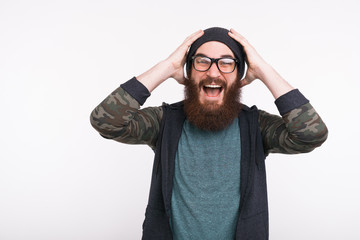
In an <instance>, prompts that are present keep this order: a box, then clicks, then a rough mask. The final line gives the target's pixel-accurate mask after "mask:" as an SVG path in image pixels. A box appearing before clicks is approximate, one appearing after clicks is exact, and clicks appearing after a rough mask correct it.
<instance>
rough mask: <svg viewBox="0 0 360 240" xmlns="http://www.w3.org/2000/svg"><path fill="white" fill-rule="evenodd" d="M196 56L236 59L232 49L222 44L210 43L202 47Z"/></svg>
mask: <svg viewBox="0 0 360 240" xmlns="http://www.w3.org/2000/svg"><path fill="white" fill-rule="evenodd" d="M196 54H203V55H205V56H207V57H211V58H219V57H223V56H231V57H234V53H233V52H232V51H231V49H230V48H229V47H228V46H226V45H225V44H224V43H222V42H217V41H210V42H206V43H204V44H203V45H201V46H200V47H199V48H198V49H197V50H196V53H195V55H196Z"/></svg>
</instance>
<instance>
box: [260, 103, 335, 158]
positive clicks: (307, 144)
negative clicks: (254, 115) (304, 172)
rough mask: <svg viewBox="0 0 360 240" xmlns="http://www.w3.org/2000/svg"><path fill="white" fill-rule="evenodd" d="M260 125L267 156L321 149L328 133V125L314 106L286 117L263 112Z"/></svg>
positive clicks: (305, 107)
mask: <svg viewBox="0 0 360 240" xmlns="http://www.w3.org/2000/svg"><path fill="white" fill-rule="evenodd" d="M259 125H260V129H261V135H262V137H263V143H264V148H265V152H266V153H267V154H268V153H286V154H295V153H305V152H310V151H312V150H314V149H315V148H316V147H318V146H320V145H321V144H322V143H323V142H324V141H325V140H326V138H327V134H328V130H327V128H326V125H325V124H324V122H323V121H322V120H321V118H320V116H319V115H318V114H317V113H316V111H315V109H314V108H313V107H312V106H311V104H310V103H307V104H304V105H302V106H301V107H299V108H295V109H293V110H291V111H290V112H288V113H286V114H284V116H282V117H280V116H277V115H273V114H269V113H267V112H265V111H261V110H260V111H259Z"/></svg>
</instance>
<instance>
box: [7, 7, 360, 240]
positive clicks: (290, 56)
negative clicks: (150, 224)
mask: <svg viewBox="0 0 360 240" xmlns="http://www.w3.org/2000/svg"><path fill="white" fill-rule="evenodd" d="M359 10H360V7H359V3H358V1H357V0H341V1H340V0H326V1H325V0H322V1H316V0H302V1H285V0H283V1H281V0H273V1H265V0H263V1H254V0H252V1H250V0H248V1H243V0H236V1H226V0H222V1H221V0H216V1H211V0H208V1H178V2H172V1H165V0H164V1H123V2H122V1H80V0H76V1H66V0H65V1H10V0H9V1H6V0H1V1H0V94H1V95H0V104H1V108H0V110H1V117H0V123H1V132H0V141H1V145H0V149H1V151H0V159H1V160H0V239H1V240H13V239H14V240H15V239H16V240H17V239H26V240H30V239H36V240H41V239H46V240H47V239H52V240H57V239H87V240H92V239H94V240H98V239H140V237H141V224H142V221H143V218H144V211H145V206H146V203H147V198H148V191H149V185H150V176H151V169H152V158H153V153H152V151H151V150H150V148H148V147H147V146H131V145H125V144H120V143H117V142H113V141H110V140H105V139H103V138H101V137H100V136H99V135H98V133H97V132H96V131H95V130H94V129H92V127H91V126H90V123H89V115H90V112H91V111H92V109H93V108H94V107H95V106H96V105H97V104H98V103H100V101H102V100H103V99H104V98H105V97H106V96H107V95H108V94H109V93H110V92H111V91H112V90H114V89H115V88H116V87H117V86H119V85H120V84H121V83H123V82H125V81H126V80H128V79H130V78H131V77H132V76H135V75H138V74H141V73H142V72H144V71H145V70H147V69H148V68H150V67H151V66H153V65H154V64H156V63H157V62H158V61H160V60H162V59H164V58H166V57H167V56H168V55H169V54H170V53H171V52H172V51H173V50H175V48H176V47H177V46H178V45H180V44H181V42H182V41H183V40H184V39H185V38H186V37H187V36H188V35H190V34H191V33H193V32H195V31H196V30H198V29H200V28H202V29H204V28H208V27H212V26H221V27H226V28H230V27H233V28H235V29H236V30H238V31H239V32H241V33H242V34H243V35H244V36H245V37H246V38H247V39H248V40H249V42H250V43H252V45H254V46H255V47H256V49H257V50H258V52H259V53H260V54H261V55H262V56H263V57H264V58H265V59H266V60H267V61H268V62H269V63H270V64H271V65H272V66H273V67H274V68H275V69H277V71H278V72H280V74H281V75H282V76H283V77H284V78H286V79H287V80H288V81H289V82H290V83H291V84H292V85H293V86H295V87H297V88H299V89H300V90H301V91H302V92H303V93H304V95H305V96H306V97H307V98H308V99H310V101H311V103H312V104H313V106H315V108H316V109H317V111H318V112H319V113H320V115H321V116H322V118H323V119H324V121H325V122H326V124H327V126H328V128H329V138H328V140H327V142H325V143H324V145H323V146H322V147H321V148H319V149H316V150H315V151H314V152H312V153H309V154H302V155H296V156H289V155H286V156H283V155H279V154H275V155H271V156H269V157H268V159H267V170H268V191H269V205H270V238H271V239H275V240H288V239H292V240H304V239H307V240H309V239H314V240H315V239H316V240H318V239H354V240H355V239H360V232H359V228H360V221H359V214H360V205H359V202H360V192H359V190H360V187H359V182H360V177H359V168H360V163H359V161H360V158H359V155H358V152H359V148H358V146H359V140H358V136H359V135H360V130H359V126H360V125H359V119H360V114H359V112H360V111H359V109H358V106H359V100H360V99H359V95H360V93H359V90H360V83H359V71H358V69H359V57H358V56H359V55H360V47H359V43H360V35H359V23H360V17H359ZM182 96H183V88H182V86H180V85H178V84H177V83H176V81H175V80H172V79H170V80H168V81H167V82H165V83H164V84H162V85H161V86H160V87H159V88H157V89H156V90H155V91H154V92H153V93H152V96H151V97H150V98H149V100H148V101H147V103H146V106H152V105H155V106H157V105H160V104H161V103H162V102H163V101H165V102H168V103H172V102H176V101H179V100H181V99H182ZM273 101H274V99H273V97H272V96H271V94H270V92H269V91H268V90H267V89H266V87H265V86H264V85H262V84H261V82H260V81H257V82H254V83H253V84H251V85H250V86H247V87H245V88H244V90H243V102H244V103H246V104H247V105H253V104H256V105H257V106H258V107H259V108H261V109H264V110H267V111H269V112H272V113H277V110H276V107H275V106H274V104H273Z"/></svg>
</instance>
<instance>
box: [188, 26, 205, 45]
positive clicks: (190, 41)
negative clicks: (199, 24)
mask: <svg viewBox="0 0 360 240" xmlns="http://www.w3.org/2000/svg"><path fill="white" fill-rule="evenodd" d="M203 34H204V31H203V30H198V31H196V32H194V33H193V34H191V35H190V36H188V37H187V38H186V39H185V41H184V45H186V46H187V47H190V45H191V44H193V42H195V41H196V39H198V38H199V37H201V36H202V35H203Z"/></svg>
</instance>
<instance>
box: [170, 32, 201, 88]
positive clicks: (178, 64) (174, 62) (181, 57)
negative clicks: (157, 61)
mask: <svg viewBox="0 0 360 240" xmlns="http://www.w3.org/2000/svg"><path fill="white" fill-rule="evenodd" d="M203 34H204V31H203V30H199V31H197V32H195V33H193V34H191V35H190V36H188V37H187V38H186V39H185V41H184V42H183V43H182V44H181V45H180V46H179V47H178V48H177V49H176V50H175V52H173V53H172V54H171V55H170V56H169V57H168V58H167V59H166V60H165V62H168V64H170V66H172V70H173V73H172V74H171V76H170V77H172V78H174V79H175V80H176V81H178V83H180V84H184V81H185V74H184V65H185V61H186V55H187V51H188V49H189V47H190V46H191V44H193V42H195V41H196V39H198V38H199V37H201V36H202V35H203Z"/></svg>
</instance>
